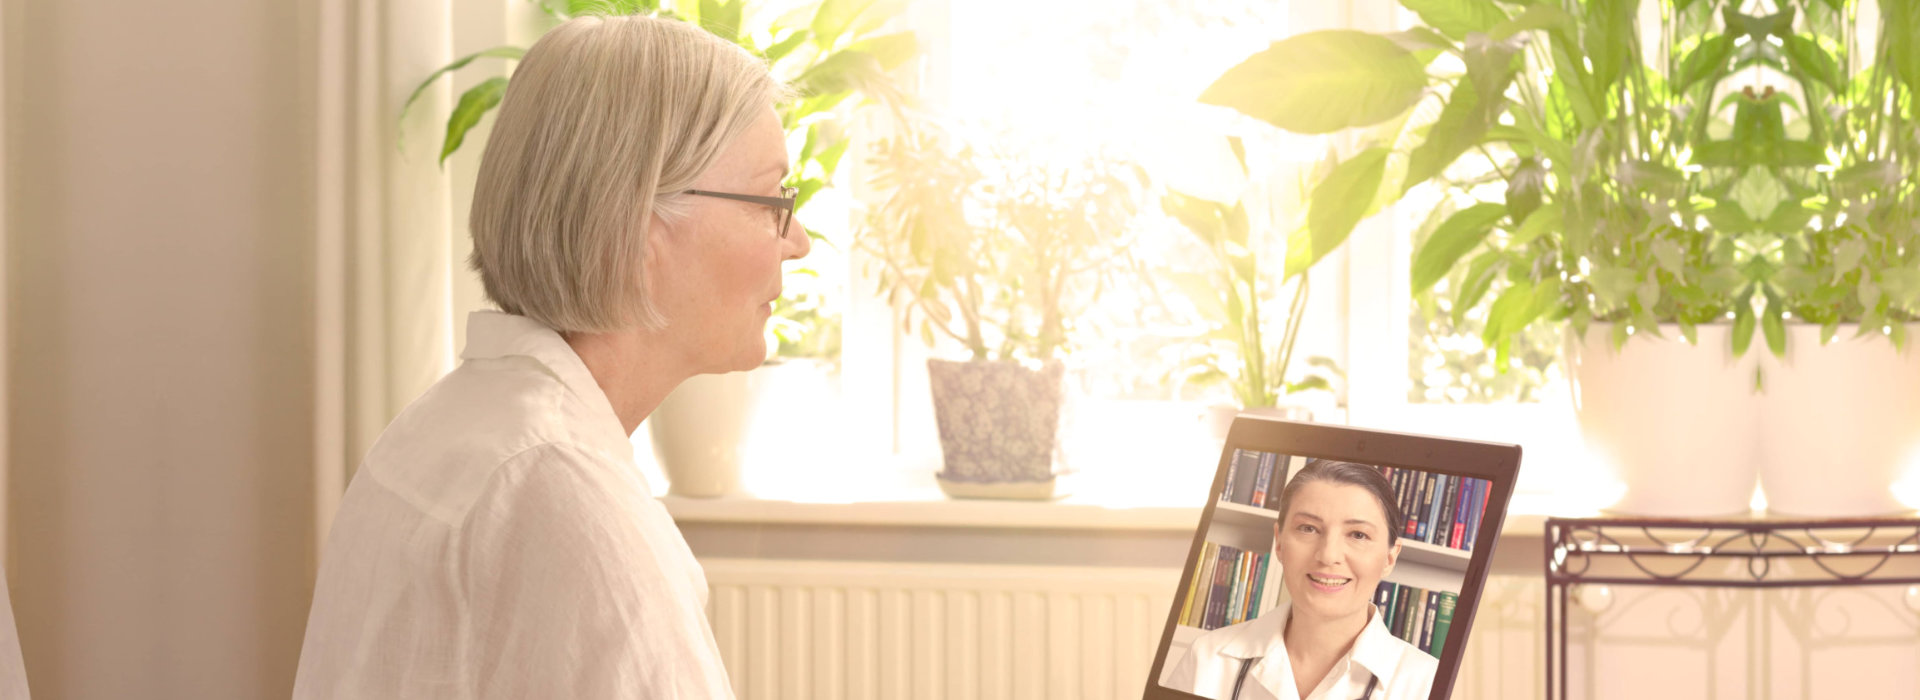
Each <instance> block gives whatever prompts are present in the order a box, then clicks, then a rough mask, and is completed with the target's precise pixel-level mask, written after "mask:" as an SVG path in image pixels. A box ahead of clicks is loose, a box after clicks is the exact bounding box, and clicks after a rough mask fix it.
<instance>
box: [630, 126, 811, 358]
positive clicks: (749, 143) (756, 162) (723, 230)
mask: <svg viewBox="0 0 1920 700" xmlns="http://www.w3.org/2000/svg"><path fill="white" fill-rule="evenodd" d="M787 170H788V166H787V146H786V133H785V132H784V131H782V130H781V128H780V118H779V116H778V115H777V114H775V113H774V111H773V110H772V109H768V110H767V111H766V112H765V113H764V114H762V115H761V116H760V118H759V119H757V120H755V122H754V123H753V125H752V126H750V127H748V128H747V130H746V132H745V133H743V134H741V135H740V137H739V138H738V139H736V140H734V142H733V143H731V144H729V145H728V146H727V148H726V149H725V150H724V151H722V152H721V154H720V157H719V159H718V160H716V161H715V162H714V164H713V167H711V168H709V169H708V170H707V171H706V173H705V174H703V175H701V176H700V178H699V180H697V181H696V182H695V184H694V187H693V189H698V190H707V191H713V192H727V193H732V194H743V195H756V196H763V197H778V196H780V183H781V182H782V181H783V180H784V179H786V176H787ZM685 197H686V201H687V204H688V207H687V215H686V216H685V217H684V218H682V219H680V220H678V221H675V222H673V223H670V224H669V223H666V222H664V221H662V220H659V219H655V220H654V224H653V226H654V230H655V231H658V232H659V235H653V236H649V237H648V241H647V244H648V251H649V254H650V255H649V258H650V259H649V261H648V262H649V265H650V274H649V279H650V288H651V289H650V291H651V292H652V294H653V298H654V299H655V303H656V304H657V305H658V308H659V309H660V312H661V315H662V316H663V317H665V318H666V320H667V329H666V331H665V333H666V335H667V336H668V337H671V338H673V339H674V342H675V347H676V348H677V349H678V351H679V354H680V358H679V359H680V360H681V361H682V362H684V363H686V364H687V365H688V366H690V367H691V368H693V370H694V371H695V372H701V373H713V372H730V371H736V370H748V369H753V368H754V367H757V366H759V365H760V363H761V362H763V361H765V360H766V356H767V345H766V327H767V319H768V318H770V317H771V316H772V314H773V300H774V299H777V298H779V296H780V263H781V262H782V261H784V260H797V259H799V258H802V257H805V256H806V254H807V251H808V250H809V248H810V244H809V241H808V239H807V235H806V231H805V229H803V228H802V227H801V225H800V221H799V219H798V218H795V220H794V221H793V222H792V223H791V224H790V225H789V227H788V230H787V235H786V237H785V238H781V237H780V220H781V218H782V217H783V216H785V213H784V212H783V211H782V210H780V209H777V208H775V207H770V206H767V205H764V204H756V203H752V202H741V201H735V200H731V199H721V198H716V197H702V196H694V195H685Z"/></svg>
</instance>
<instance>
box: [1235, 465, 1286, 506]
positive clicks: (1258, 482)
mask: <svg viewBox="0 0 1920 700" xmlns="http://www.w3.org/2000/svg"><path fill="white" fill-rule="evenodd" d="M1288 459H1289V458H1288V457H1287V456H1286V455H1280V454H1274V453H1272V452H1255V451H1252V450H1234V451H1233V460H1232V461H1230V462H1228V463H1227V483H1226V485H1225V486H1224V487H1222V488H1221V489H1220V500H1222V501H1225V502H1228V503H1238V504H1240V505H1243V506H1253V507H1255V508H1266V509H1268V510H1275V509H1278V508H1279V507H1280V487H1281V486H1282V485H1284V483H1283V482H1285V481H1286V480H1287V460H1288Z"/></svg>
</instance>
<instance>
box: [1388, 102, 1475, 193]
mask: <svg viewBox="0 0 1920 700" xmlns="http://www.w3.org/2000/svg"><path fill="white" fill-rule="evenodd" d="M1490 126H1492V123H1491V121H1490V120H1489V119H1488V118H1487V111H1486V110H1483V109H1481V107H1480V96H1479V91H1478V90H1475V89H1474V87H1473V76H1471V75H1464V76H1461V77H1460V82H1459V83H1458V84H1455V85H1454V86H1453V92H1452V93H1451V94H1449V95H1448V96H1447V106H1446V107H1444V108H1442V109H1441V110H1440V118H1439V119H1437V120H1435V121H1434V122H1433V126H1432V127H1431V128H1429V129H1428V130H1427V139H1426V140H1425V141H1422V142H1421V143H1420V145H1419V146H1417V147H1415V148H1414V149H1413V154H1412V155H1411V156H1409V157H1408V159H1407V178H1406V180H1404V181H1402V183H1401V185H1400V191H1401V192H1403V193H1404V192H1406V191H1407V190H1411V189H1413V188H1414V186H1415V185H1419V184H1420V183H1423V182H1426V181H1427V180H1430V179H1432V178H1433V177H1434V176H1436V175H1439V174H1440V173H1442V172H1444V171H1445V170H1446V169H1447V166H1448V165H1452V164H1453V161H1455V160H1458V159H1459V158H1460V155H1461V154H1463V153H1466V152H1467V149H1469V148H1472V147H1473V145H1474V144H1476V143H1479V142H1480V137H1482V136H1484V135H1485V134H1486V133H1487V128H1488V127H1490Z"/></svg>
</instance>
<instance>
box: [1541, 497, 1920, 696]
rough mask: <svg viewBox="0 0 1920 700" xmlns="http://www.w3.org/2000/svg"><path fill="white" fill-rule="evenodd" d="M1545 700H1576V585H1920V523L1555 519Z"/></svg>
mask: <svg viewBox="0 0 1920 700" xmlns="http://www.w3.org/2000/svg"><path fill="white" fill-rule="evenodd" d="M1546 527H1547V532H1546V555H1547V561H1546V569H1547V571H1546V574H1547V585H1546V595H1547V600H1546V603H1547V605H1546V614H1545V618H1546V631H1547V674H1546V680H1547V697H1548V698H1561V699H1562V700H1564V699H1565V698H1567V697H1569V696H1568V681H1567V676H1568V673H1567V603H1568V597H1569V591H1570V589H1572V588H1573V587H1574V586H1575V585H1580V584H1590V585H1609V586H1690V587H1716V588H1796V587H1798V588H1811V587H1828V586H1868V585H1874V586H1881V585H1913V584H1920V518H1892V519H1832V520H1785V519H1778V520H1776V519H1769V518H1726V519H1711V520H1694V519H1662V518H1548V519H1547V526H1546Z"/></svg>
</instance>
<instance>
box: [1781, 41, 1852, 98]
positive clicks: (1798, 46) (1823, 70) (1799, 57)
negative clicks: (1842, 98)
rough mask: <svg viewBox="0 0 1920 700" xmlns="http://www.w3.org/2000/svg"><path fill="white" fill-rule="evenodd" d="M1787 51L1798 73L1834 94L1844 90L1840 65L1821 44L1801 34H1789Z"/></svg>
mask: <svg viewBox="0 0 1920 700" xmlns="http://www.w3.org/2000/svg"><path fill="white" fill-rule="evenodd" d="M1786 49H1787V58H1789V59H1792V61H1793V67H1794V69H1795V70H1796V71H1798V72H1800V73H1803V74H1805V75H1806V76H1807V77H1809V78H1812V79H1813V80H1814V81H1816V82H1818V83H1820V84H1821V85H1824V86H1826V87H1827V88H1829V89H1831V90H1833V91H1834V92H1839V91H1841V90H1842V89H1843V86H1842V83H1841V78H1840V67H1839V64H1838V63H1836V62H1835V61H1834V59H1833V55H1832V54H1829V53H1827V50H1826V49H1823V48H1820V42H1817V41H1814V40H1812V39H1809V38H1807V37H1804V36H1801V35H1799V34H1788V35H1787V36H1786Z"/></svg>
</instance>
